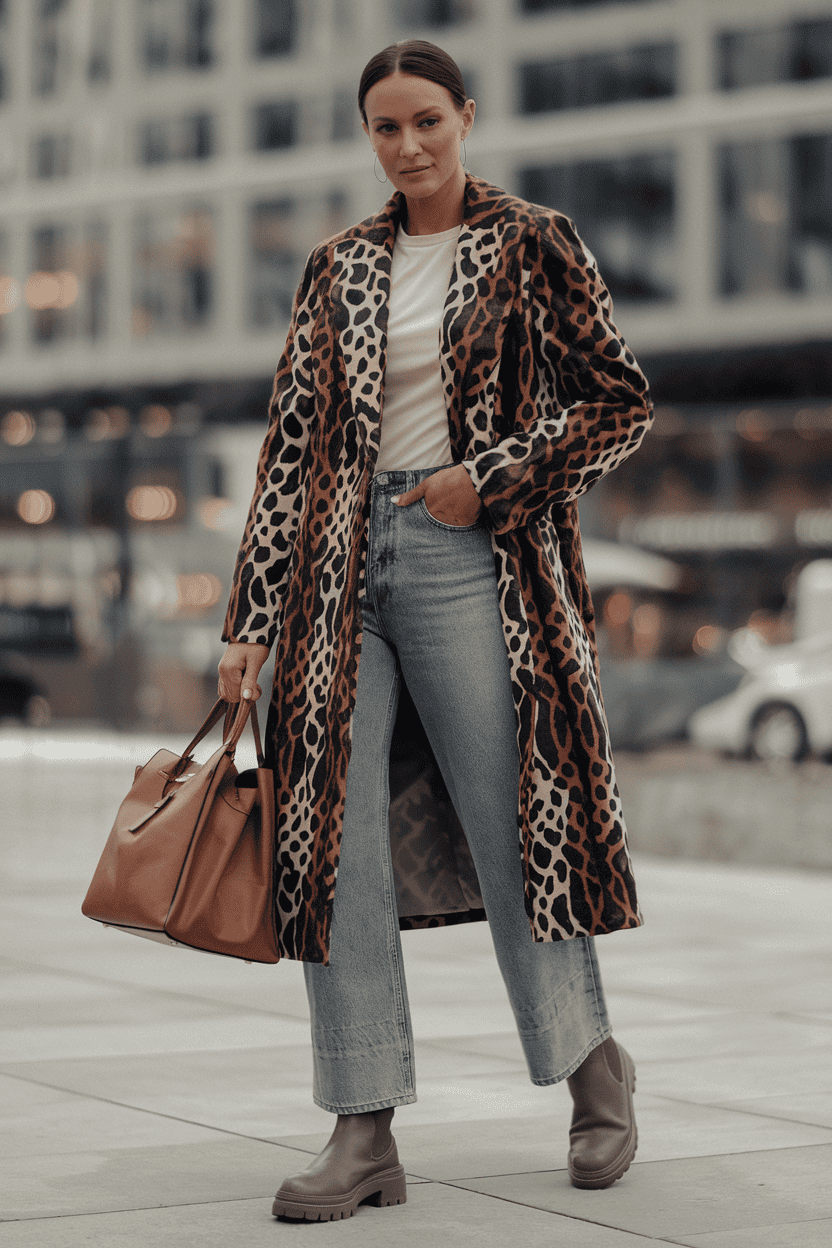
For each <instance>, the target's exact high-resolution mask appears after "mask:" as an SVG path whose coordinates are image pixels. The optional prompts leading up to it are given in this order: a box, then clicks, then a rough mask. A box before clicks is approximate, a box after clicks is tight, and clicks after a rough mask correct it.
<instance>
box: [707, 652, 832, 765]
mask: <svg viewBox="0 0 832 1248" xmlns="http://www.w3.org/2000/svg"><path fill="white" fill-rule="evenodd" d="M730 652H731V655H732V657H733V658H734V659H736V661H737V662H738V663H740V664H741V665H742V666H743V667H745V668H746V669H747V670H746V674H745V675H744V676H743V678H742V680H741V681H740V683H739V685H738V686H737V688H736V689H735V690H734V692H733V693H730V694H728V696H727V697H724V698H720V699H719V700H718V701H717V702H711V703H709V704H708V705H707V706H703V707H701V708H700V710H698V711H695V712H694V714H693V715H692V716H691V718H690V719H689V720H688V732H689V735H690V737H691V739H692V740H693V741H695V742H696V744H697V745H701V746H705V747H706V748H708V749H713V750H726V751H729V752H731V753H735V754H751V755H752V757H754V758H762V759H771V760H773V759H794V760H797V759H801V758H804V757H805V756H806V755H807V754H810V753H811V754H815V755H818V756H821V757H823V756H829V755H832V633H824V634H821V635H820V636H815V637H807V638H805V639H804V640H801V641H796V642H793V643H792V644H790V645H786V646H768V645H766V643H765V642H764V641H763V640H762V639H761V638H759V637H757V635H756V634H755V633H751V632H749V631H748V630H743V631H742V632H741V633H737V634H735V635H734V637H733V638H732V639H731V645H730Z"/></svg>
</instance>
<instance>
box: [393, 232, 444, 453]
mask: <svg viewBox="0 0 832 1248" xmlns="http://www.w3.org/2000/svg"><path fill="white" fill-rule="evenodd" d="M461 229H462V226H460V225H455V226H454V227H453V229H450V230H443V231H442V233H441V234H416V235H410V234H406V233H405V231H404V230H403V229H401V227H399V231H398V233H397V234H396V242H395V245H394V247H393V270H392V274H391V280H390V307H389V320H388V325H387V368H386V371H385V376H384V407H383V411H382V418H381V447H380V450H379V455H378V462H377V463H376V472H383V471H384V470H385V469H390V468H438V467H440V466H441V465H442V464H449V463H450V462H451V443H450V440H449V437H448V412H447V408H446V406H445V395H444V392H443V389H442V377H441V373H440V369H439V332H440V327H441V324H442V309H443V307H444V304H445V296H446V295H447V293H448V284H449V282H450V280H451V273H452V271H453V267H454V255H455V253H456V244H457V239H458V238H459V235H460V231H461Z"/></svg>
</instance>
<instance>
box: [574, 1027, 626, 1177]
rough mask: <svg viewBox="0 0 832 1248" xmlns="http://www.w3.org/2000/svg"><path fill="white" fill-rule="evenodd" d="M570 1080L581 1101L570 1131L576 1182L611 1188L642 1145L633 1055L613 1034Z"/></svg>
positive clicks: (575, 1096)
mask: <svg viewBox="0 0 832 1248" xmlns="http://www.w3.org/2000/svg"><path fill="white" fill-rule="evenodd" d="M566 1082H567V1084H568V1085H569V1091H570V1092H571V1093H572V1100H573V1101H574V1103H575V1109H574V1112H573V1114H572V1126H571V1127H570V1129H569V1177H570V1179H571V1180H572V1185H573V1187H591V1188H598V1187H610V1186H611V1185H612V1184H613V1183H614V1182H615V1180H616V1179H620V1178H621V1176H622V1174H623V1173H624V1171H625V1170H627V1169H629V1166H630V1162H631V1161H632V1160H633V1158H634V1157H635V1154H636V1147H637V1145H638V1132H637V1130H636V1119H635V1113H634V1112H633V1092H634V1090H635V1086H636V1068H635V1066H634V1064H633V1059H632V1058H631V1057H630V1055H629V1053H628V1052H627V1050H626V1049H622V1047H621V1045H620V1044H617V1043H616V1042H615V1040H613V1038H612V1036H610V1037H609V1039H607V1040H605V1041H604V1042H603V1044H599V1045H598V1046H597V1048H594V1049H593V1050H592V1052H591V1053H590V1054H589V1055H588V1057H586V1058H585V1059H584V1061H583V1062H582V1063H581V1065H580V1066H579V1067H578V1069H577V1070H576V1071H575V1073H574V1075H570V1076H569V1078H568V1079H567V1080H566Z"/></svg>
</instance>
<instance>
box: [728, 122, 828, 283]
mask: <svg viewBox="0 0 832 1248" xmlns="http://www.w3.org/2000/svg"><path fill="white" fill-rule="evenodd" d="M718 176H719V190H720V216H721V222H720V225H721V229H720V262H721V264H720V291H721V293H722V294H723V295H750V296H754V295H771V294H779V293H781V292H783V291H795V292H800V293H803V294H808V295H829V294H830V293H832V135H830V134H812V135H799V136H794V137H792V138H788V139H754V140H751V141H749V142H744V143H730V144H725V145H724V146H723V147H722V148H721V149H720V150H719V153H718Z"/></svg>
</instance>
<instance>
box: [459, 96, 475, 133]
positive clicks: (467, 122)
mask: <svg viewBox="0 0 832 1248" xmlns="http://www.w3.org/2000/svg"><path fill="white" fill-rule="evenodd" d="M476 113H477V106H476V104H475V103H474V101H473V100H466V101H465V107H464V108H463V110H462V121H463V126H462V137H463V139H467V138H468V135H469V134H470V133H471V127H472V126H473V124H474V117H475V116H476Z"/></svg>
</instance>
